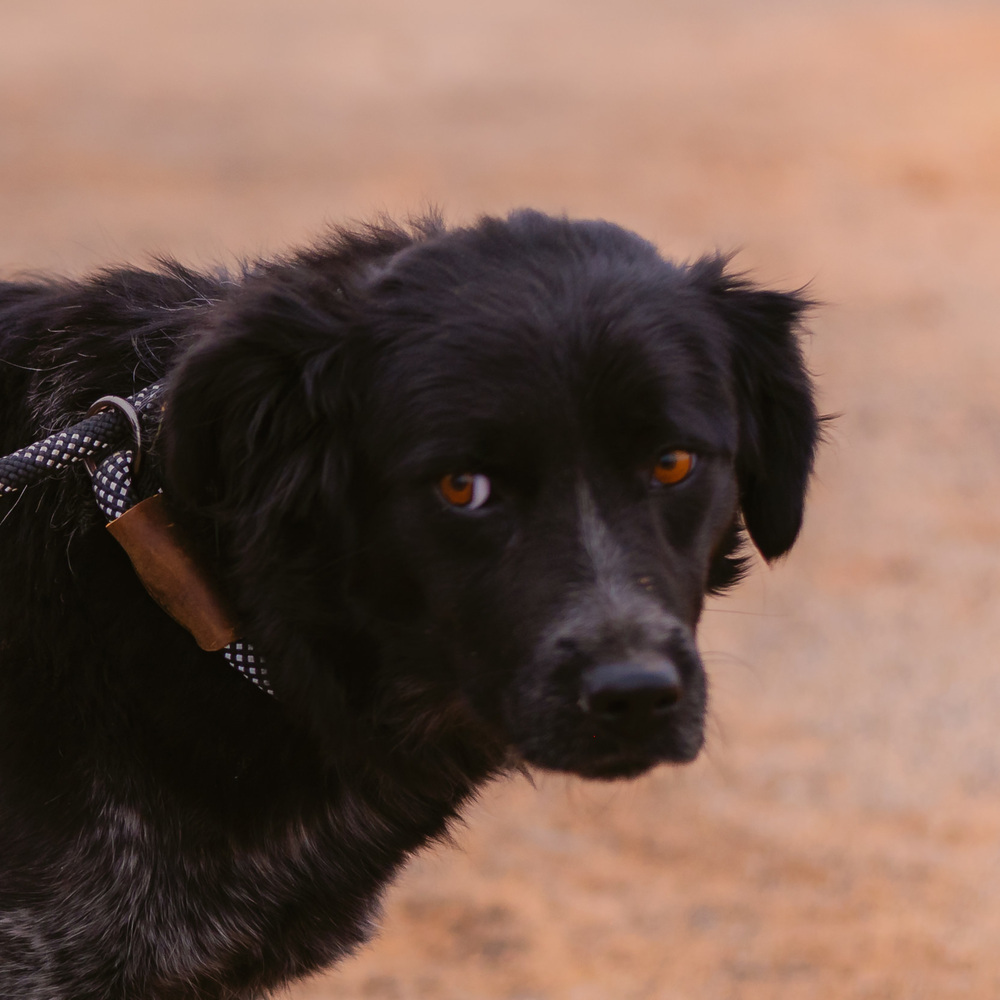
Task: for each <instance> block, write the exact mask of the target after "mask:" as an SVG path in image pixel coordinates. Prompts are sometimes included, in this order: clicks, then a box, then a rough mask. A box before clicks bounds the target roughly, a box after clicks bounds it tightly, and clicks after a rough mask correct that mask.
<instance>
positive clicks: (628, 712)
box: [580, 659, 684, 733]
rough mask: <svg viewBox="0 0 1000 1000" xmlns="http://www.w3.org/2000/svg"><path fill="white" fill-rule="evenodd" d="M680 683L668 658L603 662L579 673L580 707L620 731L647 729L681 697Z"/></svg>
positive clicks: (681, 686) (681, 688) (595, 718)
mask: <svg viewBox="0 0 1000 1000" xmlns="http://www.w3.org/2000/svg"><path fill="white" fill-rule="evenodd" d="M683 694H684V686H683V684H682V683H681V676H680V673H679V672H678V670H677V667H676V666H675V665H674V664H673V663H672V662H671V661H670V660H666V659H664V660H658V661H657V662H656V663H655V664H653V665H650V664H646V663H632V662H624V663H607V664H602V665H601V666H599V667H591V668H590V669H589V670H587V671H586V672H585V673H584V675H583V683H582V694H581V697H580V707H581V708H582V709H583V710H584V711H585V712H586V713H587V714H588V715H590V716H591V717H593V719H594V720H595V721H599V722H601V723H602V724H603V725H605V726H612V727H613V728H614V729H616V730H618V731H619V732H621V733H629V732H632V731H641V730H643V729H648V728H649V726H650V725H652V724H653V723H655V722H656V721H657V720H658V719H659V718H660V717H661V716H663V715H666V714H667V713H668V712H669V711H670V709H671V708H673V707H674V705H676V704H677V702H679V701H680V700H681V696H682V695H683Z"/></svg>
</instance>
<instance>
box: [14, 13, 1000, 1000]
mask: <svg viewBox="0 0 1000 1000" xmlns="http://www.w3.org/2000/svg"><path fill="white" fill-rule="evenodd" d="M430 203H436V204H438V205H440V206H441V207H442V208H444V210H445V211H446V213H447V214H448V216H449V218H450V219H452V220H453V221H461V220H465V219H469V218H471V217H472V216H474V215H476V214H478V213H480V212H482V211H491V212H493V211H505V210H507V209H508V208H511V207H514V206H519V205H534V206H537V207H540V208H544V209H548V210H556V211H567V212H569V213H571V214H574V215H585V216H604V217H607V218H611V219H614V220H616V221H620V222H622V223H624V224H626V225H629V226H631V227H633V228H635V229H637V230H639V231H640V232H642V233H643V234H645V235H647V236H648V237H650V238H652V239H653V240H655V241H656V242H657V243H658V244H659V245H660V246H661V247H662V249H663V250H664V252H666V253H668V254H671V255H675V256H678V257H681V258H686V257H691V256H693V255H697V254H699V253H701V252H703V251H705V250H711V249H714V248H716V247H722V248H725V249H732V248H742V253H741V255H740V258H739V259H740V261H741V262H742V264H743V265H744V266H745V267H747V268H750V269H752V270H753V271H754V272H755V273H756V275H757V276H758V277H759V278H761V279H763V280H766V281H769V282H773V283H775V284H777V285H780V286H784V287H796V286H799V285H801V284H803V283H806V282H811V283H812V285H811V287H812V292H813V294H814V295H815V296H816V297H818V298H820V299H822V300H824V302H825V303H826V305H825V306H824V307H823V308H822V309H821V310H820V311H818V312H817V313H816V315H815V319H814V322H813V324H812V328H813V330H814V336H813V338H812V340H811V342H810V345H809V354H810V359H811V364H812V367H813V368H814V369H815V371H816V373H817V374H818V375H819V377H820V379H821V384H822V392H823V405H824V407H825V409H827V410H829V411H837V412H840V413H841V414H842V416H841V417H840V419H839V420H838V421H837V422H836V424H835V425H834V426H833V428H832V429H831V432H830V441H829V443H828V446H827V447H826V449H825V451H824V453H823V456H822V460H821V462H820V466H819V475H818V478H817V481H816V485H815V488H814V490H813V495H812V503H811V507H810V510H809V515H808V521H807V525H806V529H805V532H804V535H803V537H802V540H801V543H800V545H799V546H798V547H797V548H796V550H795V551H794V552H793V553H792V555H791V557H790V558H789V559H788V560H787V561H786V562H785V563H784V564H782V565H781V566H779V567H777V568H774V569H770V570H768V569H766V568H765V567H763V566H760V567H758V568H757V570H756V572H755V573H754V576H753V578H752V579H751V580H750V581H749V582H748V583H747V584H746V585H745V586H744V587H743V588H742V590H741V591H740V593H739V595H738V596H737V597H736V598H735V599H730V600H728V601H725V602H718V603H716V604H714V605H713V607H712V610H711V611H710V612H709V614H708V615H707V617H706V621H705V627H704V647H705V649H706V650H707V651H708V661H709V665H710V669H711V674H712V681H713V691H714V697H713V709H712V723H711V734H710V741H709V745H708V749H707V751H706V753H705V754H704V755H703V757H702V758H701V759H700V760H699V761H698V762H697V763H696V764H695V765H693V766H692V767H689V768H687V769H684V770H677V771H671V770H663V771H660V772H658V773H655V774H653V775H652V776H650V777H648V778H646V779H643V780H640V781H638V782H635V783H633V784H630V785H619V786H613V787H611V786H600V787H597V786H588V785H586V784H584V783H583V782H580V781H576V780H569V779H556V778H544V779H541V780H539V782H538V783H537V786H536V787H532V786H531V785H529V784H528V783H527V782H526V781H524V780H515V781H510V782H508V783H505V784H502V785H498V786H496V787H494V788H492V789H490V790H489V791H488V792H487V794H485V795H484V796H483V798H482V801H481V802H480V804H479V805H478V806H477V807H476V808H475V809H474V810H472V812H471V813H470V815H469V817H468V824H467V827H465V828H464V829H460V830H458V831H457V832H456V845H455V846H454V847H450V848H442V849H439V850H436V851H434V852H431V853H427V854H425V855H424V856H422V857H421V858H419V859H417V860H416V862H415V863H414V864H413V865H412V866H411V867H410V869H409V870H408V872H407V873H406V875H405V877H404V878H403V879H402V880H401V881H400V883H399V884H398V885H397V886H396V887H395V888H394V889H393V890H392V891H391V892H390V893H389V895H388V898H387V905H386V919H385V923H384V932H383V933H382V935H381V936H380V938H379V939H378V940H377V941H375V942H374V943H373V944H372V945H371V946H370V947H369V948H367V949H366V950H365V951H364V952H363V953H362V954H361V955H360V956H358V957H357V958H356V959H354V960H352V961H350V962H348V963H346V964H344V965H343V966H341V967H340V968H339V969H338V970H336V971H334V972H332V973H330V974H329V975H327V976H325V977H323V978H319V979H316V980H314V981H311V982H309V983H306V984H303V985H301V986H300V987H298V988H296V989H295V990H293V991H292V993H291V997H292V998H294V1000H334V998H338V1000H339V998H363V1000H411V998H434V1000H501V998H504V1000H606V998H610V1000H730V998H731V1000H757V998H760V1000H765V998H766V1000H785V998H788V1000H792V998H794V1000H810V998H823V1000H826V998H829V1000H844V998H859V1000H860V998H871V1000H889V998H893V1000H894V998H906V1000H911V998H912V1000H916V998H926V1000H946V998H952V997H955V998H958V997H961V998H967V1000H968V998H972V1000H978V998H983V1000H994V998H996V997H998V996H1000V674H998V671H997V669H996V667H997V658H998V651H1000V617H998V614H997V607H998V599H1000V503H998V499H1000V402H998V399H997V386H998V375H1000V337H998V335H997V330H996V327H997V314H998V312H1000V309H998V306H1000V303H998V289H1000V282H998V278H997V271H998V263H1000V260H998V258H1000V253H998V251H1000V240H998V234H1000V8H998V7H997V6H996V4H995V3H982V4H979V5H977V4H973V3H964V2H958V0H939V2H936V3H921V2H912V0H911V2H906V3H893V2H888V0H868V2H864V3H862V2H857V3H854V2H849V0H842V2H837V0H830V2H826V3H823V2H820V0H763V2H755V3H745V2H742V3H741V2H739V0H616V2H615V3H611V2H610V0H505V2H503V3H489V4H488V3H485V2H481V0H461V2H459V0H420V2H413V3H406V2H404V0H328V2H321V0H283V2H281V3H279V2H278V0H240V2H238V3H237V2H235V0H198V2H194V0H173V2H172V3H170V4H138V3H134V2H128V0H87V2H86V3H80V2H78V0H43V2H38V0H4V2H3V4H2V7H0V269H2V270H3V272H4V273H6V274H11V273H14V272H16V271H18V270H21V269H32V268H55V269H59V270H67V271H71V272H76V271H79V270H81V269H84V268H87V267H91V266H94V265H97V264H100V263H104V262H107V261H109V260H118V259H122V258H126V257H136V256H141V255H143V254H147V253H151V252H171V253H174V254H176V255H178V256H180V257H181V258H182V259H184V260H187V261H191V262H202V263H204V262H211V261H214V260H217V259H223V260H225V259H231V257H232V255H234V254H248V255H253V254H257V253H261V252H267V251H273V250H277V249H280V248H283V247H286V246H288V245H290V244H294V243H298V242H302V241H303V240H308V239H309V238H310V237H311V236H313V235H315V234H316V233H317V232H319V231H320V230H321V228H322V226H323V225H324V223H325V222H328V221H338V220H343V219H345V218H349V217H355V218H357V217H364V216H367V215H370V214H371V213H372V212H373V211H377V210H382V209H385V210H388V211H390V212H393V213H406V212H410V211H414V210H419V209H421V207H423V206H425V205H427V204H430Z"/></svg>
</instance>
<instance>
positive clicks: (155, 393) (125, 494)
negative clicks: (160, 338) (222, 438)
mask: <svg viewBox="0 0 1000 1000" xmlns="http://www.w3.org/2000/svg"><path fill="white" fill-rule="evenodd" d="M162 388H163V383H157V384H156V385H151V386H148V387H147V388H145V389H142V390H141V391H140V392H137V393H136V394H135V395H134V396H129V397H128V398H127V399H121V398H120V397H117V396H103V397H102V398H101V399H99V400H98V401H97V402H96V403H95V404H94V406H93V407H91V412H90V413H89V414H88V415H87V416H86V417H85V418H84V419H83V420H81V421H80V422H79V423H77V424H74V425H73V426H72V427H69V428H67V429H66V430H63V431H59V432H58V433H56V434H51V435H49V437H47V438H45V439H44V440H42V441H36V442H35V443H34V444H30V445H27V446H26V447H24V448H21V449H20V450H19V451H16V452H14V453H13V454H11V455H7V456H4V457H0V496H2V495H6V494H11V493H17V492H19V491H20V490H22V489H24V488H25V487H26V486H30V485H32V484H33V483H36V482H40V481H41V480H43V479H46V478H48V477H49V476H52V475H54V474H55V473H56V472H58V471H59V470H60V469H65V468H66V467H67V466H69V465H72V464H73V463H75V462H85V463H86V465H87V471H88V472H89V473H90V477H91V486H92V488H93V491H94V499H95V500H96V501H97V505H98V507H100V509H101V511H102V512H103V514H104V516H105V517H106V518H107V520H108V522H109V526H110V525H111V524H113V523H114V522H115V521H116V520H117V519H118V518H120V517H121V516H122V515H123V514H124V513H126V511H128V510H131V509H132V507H134V506H135V505H136V504H137V503H139V501H140V500H142V499H143V498H144V497H149V496H153V495H154V494H156V493H162V492H163V490H162V488H161V487H160V486H159V485H158V484H156V483H155V482H153V481H152V479H151V477H150V475H149V473H148V472H145V470H144V474H143V475H142V476H141V477H138V476H137V472H138V468H139V456H140V455H141V452H142V438H143V432H144V431H145V430H146V429H147V428H146V426H145V425H147V424H155V423H156V422H158V419H159V414H160V411H161V407H158V406H154V405H153V404H154V403H155V402H156V400H157V399H158V397H159V395H160V393H161V391H162ZM154 411H155V413H154ZM128 432H131V435H132V437H133V438H134V439H135V444H134V446H133V447H120V446H119V445H120V442H121V440H122V438H123V437H124V436H125V435H126V434H127V433H128ZM101 456H103V457H101ZM145 468H146V469H149V466H146V467H145ZM137 479H139V480H140V481H139V482H137V481H136V480H137ZM123 523H124V522H123ZM222 655H223V656H224V657H225V658H226V660H227V661H228V662H229V664H230V666H232V667H234V668H235V669H236V670H238V671H239V672H240V673H241V674H242V675H243V676H244V677H246V678H247V679H248V680H250V681H252V682H253V683H254V684H255V685H256V686H257V687H259V688H260V689H261V690H262V691H266V692H267V693H268V694H270V695H273V694H274V689H273V688H272V687H271V683H270V681H269V679H268V675H267V668H266V666H265V665H264V661H263V659H262V658H261V657H260V656H258V655H257V654H256V653H255V652H254V648H253V645H252V643H250V642H247V641H246V640H244V639H235V640H233V641H232V642H230V643H229V644H228V645H226V646H224V647H223V648H222Z"/></svg>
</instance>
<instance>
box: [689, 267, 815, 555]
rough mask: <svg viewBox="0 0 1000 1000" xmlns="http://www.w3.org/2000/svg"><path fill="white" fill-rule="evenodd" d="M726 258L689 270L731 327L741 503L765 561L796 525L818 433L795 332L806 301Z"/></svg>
mask: <svg viewBox="0 0 1000 1000" xmlns="http://www.w3.org/2000/svg"><path fill="white" fill-rule="evenodd" d="M726 263H727V261H726V260H725V259H724V258H721V257H715V258H709V259H706V260H703V261H700V262H699V263H698V264H696V265H695V267H694V269H693V271H694V277H695V282H696V284H698V285H699V286H700V287H701V288H702V289H703V290H705V291H706V292H707V293H708V295H709V297H710V299H711V302H712V305H713V308H714V309H715V310H716V312H717V313H718V314H719V315H720V316H721V317H722V319H723V320H724V321H725V323H726V325H727V327H728V328H729V332H730V338H731V339H730V343H731V358H732V373H733V387H734V391H735V396H736V404H737V412H738V418H739V446H738V451H737V455H736V474H737V478H738V480H739V489H740V506H741V509H742V512H743V523H744V525H745V526H746V529H747V531H748V532H749V534H750V537H751V538H752V539H753V542H754V544H755V545H756V546H757V548H758V550H759V551H760V553H761V555H762V556H764V558H765V559H767V560H768V561H770V560H772V559H775V558H777V557H778V556H780V555H783V554H784V553H785V552H787V551H788V550H789V549H790V548H791V547H792V545H793V543H794V542H795V539H796V537H797V535H798V533H799V528H800V527H801V525H802V511H803V506H804V503H805V495H806V488H807V486H808V482H809V476H810V473H811V472H812V467H813V456H814V453H815V449H816V444H817V441H818V439H819V428H820V419H819V417H818V416H817V413H816V406H815V402H814V396H813V385H812V379H811V377H810V375H809V372H808V371H807V370H806V367H805V363H804V361H803V358H802V351H801V349H800V347H799V340H798V331H799V321H800V318H801V317H802V314H803V313H804V312H805V311H806V310H807V309H808V308H809V307H810V306H811V305H812V303H811V302H810V301H809V300H808V299H806V298H805V297H804V296H802V295H800V294H798V293H796V292H775V291H768V290H766V289H761V288H758V287H757V286H755V285H753V284H752V283H750V282H749V281H747V280H745V279H744V278H742V277H739V276H732V275H727V274H726V273H725V265H726Z"/></svg>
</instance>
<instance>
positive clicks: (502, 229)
mask: <svg viewBox="0 0 1000 1000" xmlns="http://www.w3.org/2000/svg"><path fill="white" fill-rule="evenodd" d="M354 308H355V310H356V311H355V313H354V317H353V320H347V321H345V322H347V323H348V324H349V325H350V327H351V331H352V332H351V333H350V335H349V337H348V340H349V341H350V342H351V343H353V344H354V357H353V361H349V360H348V361H345V363H346V364H348V366H349V367H351V371H352V376H351V384H350V387H349V388H347V387H344V386H343V384H342V383H338V384H339V385H340V387H339V388H337V389H336V390H334V389H332V388H331V387H330V385H329V384H326V385H325V386H321V387H320V388H314V389H312V391H311V397H312V398H311V400H309V401H308V405H309V406H310V407H311V408H312V409H313V410H314V411H319V412H326V413H330V414H334V413H336V414H337V416H336V417H332V418H331V419H333V420H340V421H349V422H350V431H351V433H350V435H349V437H347V438H344V437H343V436H342V435H340V434H336V433H331V438H334V439H335V440H334V441H333V442H332V443H328V444H327V445H326V446H325V448H319V449H313V453H314V462H319V463H320V464H321V465H322V467H323V469H329V468H330V467H336V469H337V470H338V472H337V473H336V475H335V476H332V477H331V476H330V475H329V473H327V475H326V477H324V474H323V473H322V471H321V469H320V468H319V465H317V466H316V467H315V468H314V469H313V475H314V479H315V482H316V483H326V485H324V486H322V487H319V489H320V492H321V493H322V496H320V497H319V501H318V507H319V509H322V510H324V511H326V512H328V513H329V512H333V516H335V517H341V518H342V519H343V521H344V524H345V526H346V525H348V524H349V525H350V528H349V533H350V541H349V542H345V541H344V538H343V537H342V536H341V535H340V533H339V532H338V531H333V532H332V535H333V536H337V537H338V540H337V541H336V543H331V546H330V548H329V550H328V554H327V557H326V565H325V566H321V565H318V564H317V566H316V567H315V575H316V576H317V577H318V578H320V579H322V578H324V576H325V575H328V574H329V573H330V572H331V569H330V566H331V564H333V563H336V565H337V566H338V567H339V568H338V570H337V572H338V573H342V574H343V577H344V579H345V580H346V592H347V594H348V597H347V601H348V603H349V604H350V605H351V606H352V608H354V610H355V613H356V615H357V618H358V620H359V621H363V622H364V626H363V628H364V629H365V630H366V631H367V632H368V633H369V634H370V635H372V636H375V637H376V638H377V641H376V645H377V646H378V647H379V649H380V651H381V660H382V665H381V667H379V668H376V669H382V670H386V671H388V672H390V673H395V674H396V678H395V679H396V680H397V681H398V679H399V677H398V675H399V673H400V672H401V673H402V674H403V675H405V676H406V677H407V679H408V680H409V681H411V682H413V683H416V684H425V685H428V686H429V687H431V688H433V689H434V690H436V691H437V692H438V693H439V696H440V694H441V693H442V692H443V693H444V695H445V696H446V697H454V698H457V699H459V700H460V701H461V702H462V703H463V704H464V705H465V706H466V707H467V708H468V709H469V710H470V711H471V712H472V713H473V714H474V715H475V716H476V717H477V718H479V719H480V720H482V722H483V723H484V724H485V725H486V726H488V727H489V728H490V729H491V730H492V731H493V732H495V733H497V734H499V737H500V740H501V741H502V742H503V743H505V744H506V745H507V746H508V747H510V748H511V749H512V750H513V751H514V752H515V754H516V755H518V756H519V757H520V758H522V759H523V760H525V761H527V762H528V763H530V764H533V765H536V766H539V767H543V768H549V769H555V770H562V771H570V772H574V773H577V774H581V775H584V776H587V777H597V778H616V777H627V776H633V775H637V774H640V773H642V772H643V771H645V770H647V769H649V768H650V767H652V766H653V765H655V764H657V763H660V762H664V761H674V762H682V761H689V760H691V759H693V758H694V756H695V755H696V754H697V753H698V750H699V749H700V747H701V744H702V739H703V719H704V715H705V705H706V680H705V674H704V670H703V667H702V663H701V660H700V658H699V655H698V651H697V648H696V643H695V630H696V627H697V623H698V619H699V616H700V612H701V608H702V603H703V600H704V595H705V594H706V592H708V591H709V590H711V589H720V588H721V587H723V586H725V585H726V584H728V583H729V582H732V580H733V579H734V578H735V576H736V575H738V571H739V559H738V557H736V556H735V555H734V553H735V550H736V549H737V548H738V546H739V544H740V539H739V530H740V529H739V525H740V519H741V517H742V519H743V520H745V522H746V524H747V527H748V529H749V531H750V534H751V536H752V537H753V539H754V541H755V542H756V543H757V545H758V547H759V548H760V549H761V551H762V552H763V553H764V555H765V556H767V557H773V556H775V555H777V554H780V553H781V552H783V551H785V550H786V549H787V548H788V546H789V545H790V544H791V542H792V541H793V540H794V537H795V534H796V533H797V530H798V527H799V523H800V519H801V510H802V500H803V493H804V489H805V483H806V479H807V477H808V473H809V467H810V464H811V459H812V451H813V446H814V443H815V437H816V418H815V412H814V409H813V405H812V398H811V393H810V389H809V384H808V379H807V377H806V375H805V373H804V370H803V368H802V363H801V359H800V356H799V353H798V349H797V346H796V343H795V338H794V334H793V330H792V327H793V326H794V321H795V318H796V316H797V315H798V312H799V311H800V309H801V308H802V303H801V302H800V300H798V299H796V298H795V297H794V296H787V295H781V294H779V293H769V292H760V291H757V290H756V289H752V288H750V287H749V286H747V285H744V284H742V283H740V282H738V281H733V280H731V279H729V278H726V277H725V276H724V275H723V272H722V265H721V263H720V262H718V261H709V262H703V263H701V264H700V265H696V266H695V267H693V268H679V267H675V266H673V265H670V264H667V263H666V262H664V261H663V260H662V259H661V258H660V257H659V256H658V255H657V254H656V253H655V251H654V250H653V249H652V247H650V246H649V245H648V244H646V243H645V242H643V241H641V240H640V239H638V238H637V237H635V236H633V235H631V234H629V233H626V232H624V231H622V230H620V229H617V228H615V227H612V226H608V225H604V224H570V223H566V222H562V221H556V220H550V219H546V218H544V217H540V216H534V215H528V216H519V217H515V218H514V219H512V220H510V221H508V222H502V223H501V222H487V223H483V224H481V225H480V226H479V227H477V228H476V229H473V230H467V231H460V232H457V233H451V234H446V235H441V236H439V237H437V238H435V239H432V240H429V241H426V242H418V243H416V244H414V245H412V246H410V247H408V248H406V249H403V250H401V251H398V252H396V253H395V254H393V255H391V256H389V257H388V258H387V259H385V260H382V261H380V262H378V264H377V266H374V267H372V268H369V273H368V277H367V279H366V282H365V285H364V288H363V290H362V291H359V292H358V296H357V300H356V303H355V306H354ZM306 367H308V365H306ZM314 367H322V366H320V365H314ZM313 380H314V381H315V375H314V376H313ZM347 397H349V399H350V405H349V406H348V407H346V408H345V406H344V405H342V404H343V402H344V399H345V398H347ZM306 402H307V401H305V400H304V401H303V405H306ZM348 412H349V414H350V415H349V416H348V415H347V414H348ZM312 421H313V424H314V425H315V422H316V417H315V415H314V416H313V417H312ZM321 451H322V452H323V454H320V452H321ZM331 451H333V452H336V454H335V455H334V454H332V453H331ZM278 458H279V461H280V456H279V457H278ZM295 461H296V462H298V463H301V462H303V461H305V459H304V458H296V459H295ZM304 475H308V473H301V472H300V478H302V476H304ZM272 476H273V473H272ZM283 516H284V518H285V520H286V521H287V520H288V517H287V512H286V514H285V515H283ZM322 516H323V515H320V514H317V513H316V504H314V505H313V512H312V513H311V514H310V517H311V518H313V519H314V520H315V519H316V518H317V517H322ZM345 530H346V529H345ZM279 535H281V531H280V530H279V526H278V525H277V524H276V525H275V535H274V537H275V538H277V537H278V536H279ZM283 537H286V538H287V537H288V536H287V535H285V536H283ZM289 544H292V543H291V542H286V545H289ZM313 544H314V545H315V546H316V548H317V551H322V550H323V545H322V540H318V541H317V540H315V539H314V541H313ZM274 585H276V586H279V587H280V586H281V584H280V583H278V582H277V581H275V584H274ZM302 599H303V600H308V598H302ZM257 614H258V616H259V615H260V612H257ZM268 614H269V612H265V613H264V618H265V619H266V617H267V615H268ZM291 616H292V617H295V615H294V613H291ZM285 617H288V613H286V615H285ZM266 626H267V622H266V621H261V624H260V628H261V629H265V628H266ZM310 628H312V630H313V631H318V632H321V631H322V627H321V625H320V626H317V625H316V624H315V623H314V624H312V625H311V626H310V625H308V624H307V623H306V621H305V619H304V618H303V619H302V631H304V632H308V631H309V629H310ZM331 669H332V668H331ZM279 674H280V670H279ZM279 680H280V677H279ZM279 695H280V690H279Z"/></svg>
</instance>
